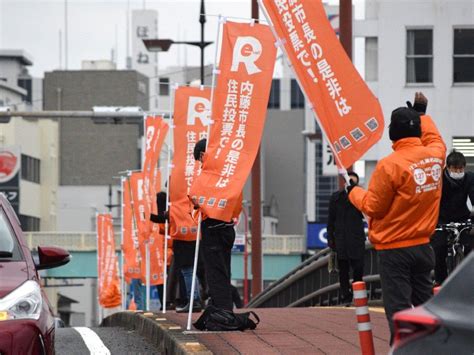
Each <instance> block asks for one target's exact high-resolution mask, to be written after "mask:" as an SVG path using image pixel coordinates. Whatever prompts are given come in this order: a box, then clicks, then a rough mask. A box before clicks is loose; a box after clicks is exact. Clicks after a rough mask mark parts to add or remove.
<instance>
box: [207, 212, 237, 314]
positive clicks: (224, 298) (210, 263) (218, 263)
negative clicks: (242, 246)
mask: <svg viewBox="0 0 474 355" xmlns="http://www.w3.org/2000/svg"><path fill="white" fill-rule="evenodd" d="M201 229H202V252H203V255H202V256H203V261H204V268H205V271H206V280H207V286H208V290H209V297H210V298H211V303H212V304H213V305H214V306H215V307H218V308H222V309H226V310H229V311H232V309H233V302H232V285H231V283H230V277H231V272H230V258H231V250H232V246H233V245H234V240H235V231H234V227H233V225H231V224H230V223H229V224H225V223H224V222H222V221H218V220H215V219H211V218H208V219H205V220H204V221H202V222H201Z"/></svg>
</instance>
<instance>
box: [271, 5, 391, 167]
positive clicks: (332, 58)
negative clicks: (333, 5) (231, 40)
mask: <svg viewBox="0 0 474 355" xmlns="http://www.w3.org/2000/svg"><path fill="white" fill-rule="evenodd" d="M262 1H263V3H264V4H265V8H266V10H267V13H268V15H269V17H270V20H271V22H272V24H273V27H274V28H275V31H276V33H277V36H278V37H279V39H277V43H279V44H281V45H282V46H284V49H285V52H286V54H287V56H288V58H289V60H290V62H291V64H292V65H293V68H294V71H295V74H296V76H297V77H298V79H299V82H300V84H301V85H302V89H303V91H304V92H305V94H306V97H307V98H308V99H309V100H310V103H311V105H312V106H313V108H314V110H315V111H316V113H317V118H318V120H319V124H320V126H321V127H322V129H323V130H324V132H325V133H326V135H327V138H328V140H329V142H330V143H331V145H332V148H333V151H334V153H335V154H337V156H338V158H339V160H340V162H341V164H342V166H344V167H345V168H348V167H349V166H350V165H352V164H353V163H354V162H355V161H357V160H358V159H360V158H361V157H362V156H363V155H364V154H365V153H366V152H367V150H369V148H370V147H371V146H372V145H374V144H375V143H377V141H378V140H379V139H380V137H381V136H382V133H383V130H384V119H383V113H382V109H381V107H380V104H379V102H378V100H377V98H376V97H375V96H374V95H373V94H372V92H371V91H370V89H369V88H368V86H367V85H366V84H365V82H364V80H363V79H362V78H361V77H360V75H359V73H358V72H357V70H356V68H355V67H354V66H353V64H352V62H351V60H350V59H349V57H348V56H347V54H346V52H345V51H344V49H343V47H342V45H341V43H340V42H339V40H338V39H337V36H336V34H335V32H334V29H333V28H332V27H331V25H330V23H329V20H328V18H327V16H326V13H325V11H324V7H323V4H322V1H321V0H311V1H287V0H281V1H275V0H262ZM341 164H338V165H341Z"/></svg>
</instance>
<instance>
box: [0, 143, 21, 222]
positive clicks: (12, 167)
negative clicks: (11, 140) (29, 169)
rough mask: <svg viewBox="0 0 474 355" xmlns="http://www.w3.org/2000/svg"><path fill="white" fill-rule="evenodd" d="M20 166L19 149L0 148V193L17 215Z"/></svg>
mask: <svg viewBox="0 0 474 355" xmlns="http://www.w3.org/2000/svg"><path fill="white" fill-rule="evenodd" d="M20 166H21V153H20V148H19V147H6V148H0V193H3V194H4V195H5V197H6V198H7V199H8V201H10V203H11V205H12V207H13V209H14V210H15V212H16V214H17V215H18V214H19V212H20V211H19V210H20V208H19V207H20Z"/></svg>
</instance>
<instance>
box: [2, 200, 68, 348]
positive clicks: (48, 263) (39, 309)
mask: <svg viewBox="0 0 474 355" xmlns="http://www.w3.org/2000/svg"><path fill="white" fill-rule="evenodd" d="M38 257H39V263H35V262H34V260H33V257H32V256H31V251H30V249H29V248H28V246H27V245H26V241H25V239H24V236H23V232H22V230H21V227H20V223H19V221H18V218H17V216H16V214H15V212H14V211H13V208H12V207H11V205H10V203H9V202H8V200H7V199H6V198H5V196H4V195H3V194H0V354H2V355H4V354H53V353H54V331H55V327H54V316H53V311H52V309H51V305H50V304H49V301H48V299H47V298H46V295H45V293H44V292H43V289H42V288H41V287H40V278H39V275H38V270H41V269H49V268H53V267H56V266H60V265H64V264H66V263H67V262H69V258H70V257H69V254H68V252H66V251H65V250H63V249H60V248H55V247H38Z"/></svg>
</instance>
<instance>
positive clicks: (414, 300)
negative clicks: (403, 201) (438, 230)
mask: <svg viewBox="0 0 474 355" xmlns="http://www.w3.org/2000/svg"><path fill="white" fill-rule="evenodd" d="M377 254H378V256H379V262H380V279H381V283H382V297H383V305H384V308H385V315H386V316H387V320H388V325H389V327H390V344H392V342H393V335H394V334H393V333H394V327H393V321H392V317H393V315H394V314H395V313H396V312H398V311H402V310H404V309H407V308H410V307H411V306H412V305H413V306H415V307H416V306H418V305H420V304H422V303H425V302H426V301H427V300H428V299H429V298H430V297H431V296H432V294H433V291H432V287H433V284H432V281H431V275H430V273H431V270H433V268H434V263H435V258H434V252H433V248H432V247H431V246H430V245H429V244H423V245H417V246H414V247H408V248H398V249H387V250H379V251H378V252H377Z"/></svg>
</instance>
